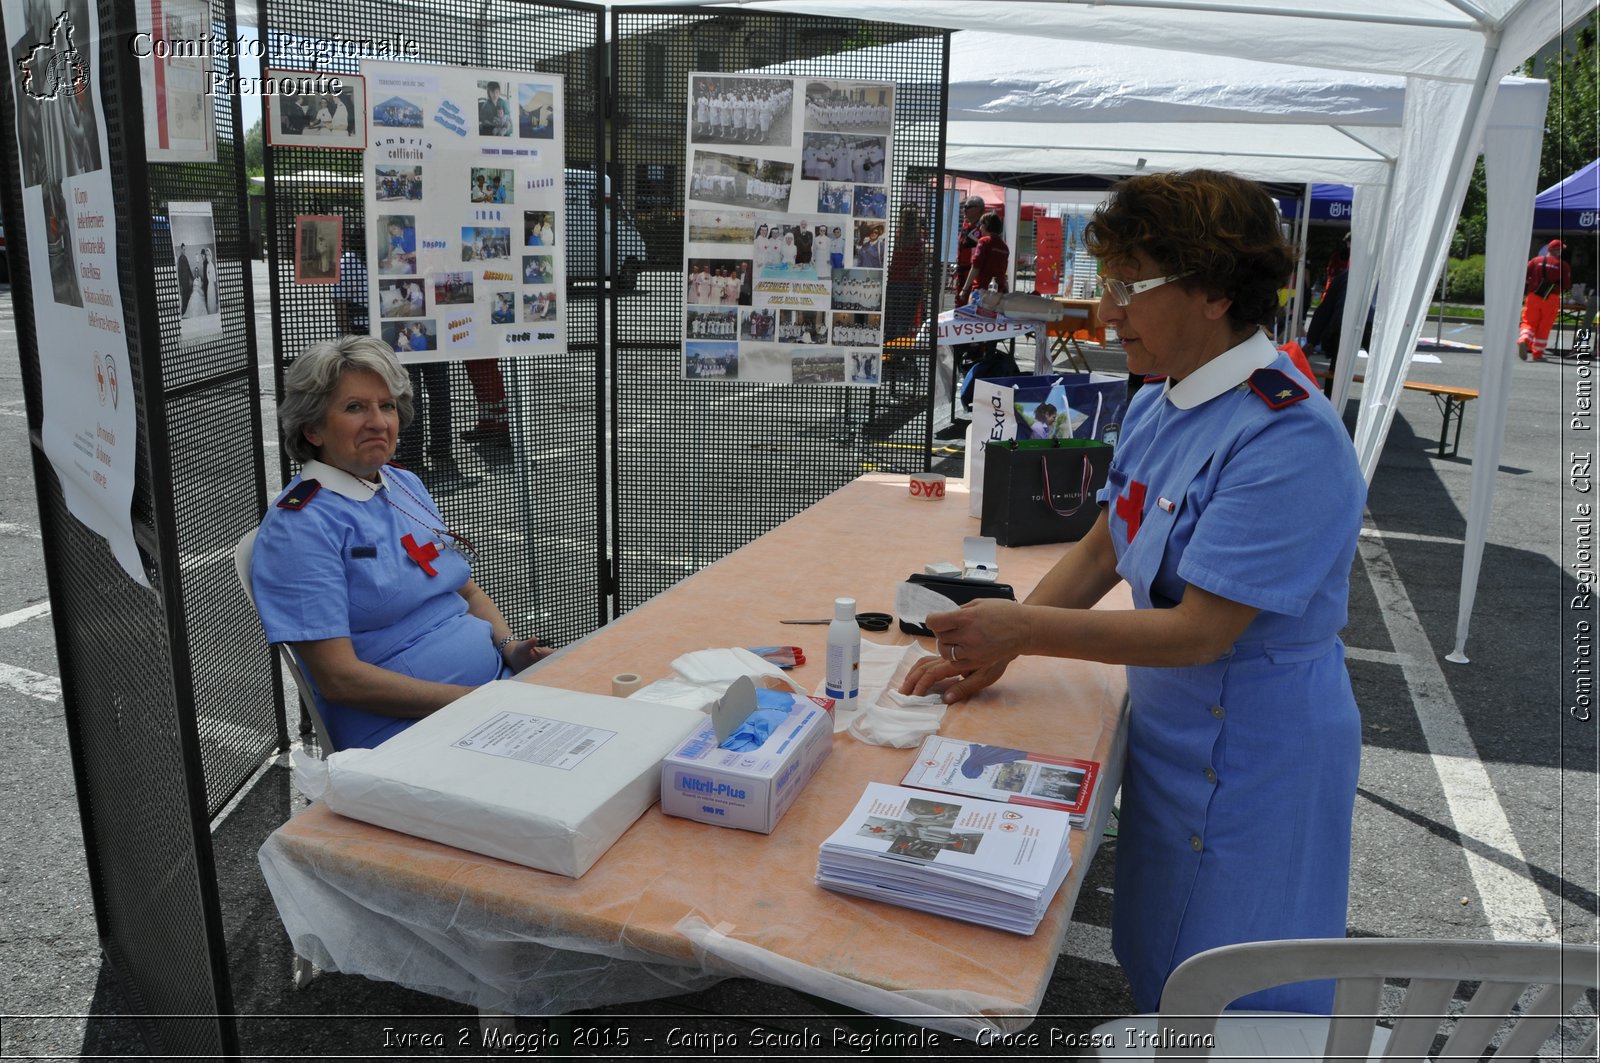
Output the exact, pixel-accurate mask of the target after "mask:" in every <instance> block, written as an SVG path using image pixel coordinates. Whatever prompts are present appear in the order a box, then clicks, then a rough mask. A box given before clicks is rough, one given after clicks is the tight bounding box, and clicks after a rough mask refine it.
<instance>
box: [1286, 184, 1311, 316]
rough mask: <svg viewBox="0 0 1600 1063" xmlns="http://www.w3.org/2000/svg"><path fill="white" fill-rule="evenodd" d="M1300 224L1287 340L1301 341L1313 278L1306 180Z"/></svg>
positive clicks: (1309, 192)
mask: <svg viewBox="0 0 1600 1063" xmlns="http://www.w3.org/2000/svg"><path fill="white" fill-rule="evenodd" d="M1296 220H1297V221H1298V222H1299V224H1298V225H1296V226H1295V230H1296V233H1295V241H1294V242H1295V246H1296V247H1298V248H1299V250H1300V262H1299V264H1298V265H1297V266H1296V267H1295V275H1294V278H1295V279H1294V293H1293V294H1292V295H1291V296H1290V297H1289V335H1288V336H1286V337H1284V339H1285V341H1288V340H1294V341H1295V342H1296V343H1298V342H1299V341H1300V323H1301V322H1302V321H1304V320H1305V317H1306V307H1305V304H1306V298H1307V293H1308V291H1309V289H1310V287H1311V278H1310V276H1308V275H1307V273H1306V266H1307V260H1306V238H1307V237H1309V236H1310V235H1311V183H1310V182H1309V181H1308V182H1306V190H1305V191H1304V192H1302V193H1301V195H1300V217H1299V218H1298V219H1296Z"/></svg>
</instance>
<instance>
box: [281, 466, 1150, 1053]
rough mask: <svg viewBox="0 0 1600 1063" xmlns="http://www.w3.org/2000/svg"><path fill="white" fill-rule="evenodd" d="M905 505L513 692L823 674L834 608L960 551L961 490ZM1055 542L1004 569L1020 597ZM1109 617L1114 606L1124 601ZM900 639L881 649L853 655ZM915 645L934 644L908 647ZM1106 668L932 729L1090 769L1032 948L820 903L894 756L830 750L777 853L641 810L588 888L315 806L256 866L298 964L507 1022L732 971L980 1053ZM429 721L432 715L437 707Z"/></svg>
mask: <svg viewBox="0 0 1600 1063" xmlns="http://www.w3.org/2000/svg"><path fill="white" fill-rule="evenodd" d="M952 487H953V489H952V490H951V492H950V494H951V496H952V497H949V498H946V499H945V500H944V501H940V502H926V501H921V500H916V499H912V498H911V497H910V496H909V494H908V491H907V482H906V478H905V477H903V476H884V475H872V476H867V477H863V478H862V479H860V480H857V481H855V482H854V483H851V484H849V485H847V486H846V487H845V488H843V489H841V490H840V491H838V492H835V493H834V494H833V495H830V496H829V497H828V498H826V499H824V500H822V501H821V502H819V503H818V504H817V505H815V506H813V507H811V508H810V509H808V510H806V511H805V512H803V513H801V514H800V515H798V516H796V517H795V518H794V519H792V520H790V521H788V522H787V523H785V524H783V525H782V526H780V527H778V528H776V529H774V530H773V531H771V532H769V533H768V534H766V535H764V536H762V537H761V538H760V539H758V540H756V541H755V542H753V543H751V544H749V545H748V546H746V547H744V548H743V549H741V550H738V551H736V552H735V553H733V554H730V555H729V556H728V557H725V558H723V559H722V560H721V561H719V562H717V563H716V564H714V565H712V566H710V567H708V568H706V569H705V570H703V571H701V572H700V573H698V574H696V575H694V576H692V577H691V578H689V579H687V580H685V581H684V582H682V583H680V584H678V585H677V586H676V587H673V588H672V589H670V590H668V591H666V592H665V593H663V594H661V595H659V596H658V597H657V598H655V599H653V600H652V601H650V602H649V603H647V604H646V605H644V606H642V607H640V608H639V609H636V610H634V611H633V612H632V613H629V614H628V615H626V616H624V617H621V618H620V619H618V620H616V621H614V622H613V623H611V624H609V625H607V626H606V627H604V628H602V629H600V630H599V631H597V632H595V633H594V634H592V635H590V636H589V637H587V638H585V639H583V640H582V641H580V642H578V643H576V644H574V645H573V646H571V647H568V648H567V649H565V650H563V651H562V652H560V653H559V654H557V655H555V656H553V657H552V658H550V659H549V660H547V661H545V662H544V663H542V664H540V665H539V666H537V667H536V668H534V669H532V670H531V671H530V672H529V673H527V674H526V678H528V679H529V680H530V681H536V682H538V683H541V684H544V685H549V686H559V687H565V688H568V689H573V690H585V691H590V692H595V693H605V692H608V691H609V689H610V681H611V677H612V676H613V675H615V674H616V673H619V672H637V673H639V674H641V675H643V676H644V677H645V678H646V679H647V680H649V679H654V678H658V677H662V676H665V675H667V674H668V673H669V671H670V667H669V666H670V663H671V661H672V660H673V658H675V657H676V656H678V655H679V654H681V653H684V652H686V651H689V650H695V649H703V648H709V647H717V646H757V645H768V644H790V643H794V644H800V645H802V646H803V647H804V648H805V651H806V655H807V658H808V662H807V664H806V665H804V666H802V667H800V668H798V669H796V670H795V671H794V672H793V673H792V674H793V675H795V676H796V677H797V679H798V680H799V681H800V682H801V683H802V684H803V685H805V686H806V687H807V688H808V689H815V687H816V686H817V684H818V682H819V680H820V679H821V676H822V670H823V657H824V641H823V640H824V634H823V632H824V629H823V628H804V627H786V626H783V625H780V624H779V623H778V621H779V620H781V619H783V618H786V617H799V616H808V617H809V616H827V615H829V614H830V613H831V605H832V601H833V598H834V597H835V596H839V595H848V596H853V597H855V598H856V599H857V604H858V608H860V609H862V610H881V611H888V612H892V611H893V607H894V591H895V586H896V584H898V583H899V582H900V581H901V580H903V579H904V578H905V577H906V576H907V575H909V574H910V573H912V572H915V571H919V570H920V569H921V568H922V566H923V565H924V564H926V563H928V562H932V561H940V560H950V561H956V562H959V560H960V557H961V546H962V538H963V536H966V535H972V534H977V521H976V520H973V519H971V518H969V517H968V516H967V515H966V510H967V500H966V498H965V492H964V489H963V488H962V485H960V484H959V483H958V482H953V484H952ZM1070 548H1071V547H1065V546H1044V547H1029V548H1023V549H1002V550H1001V551H1000V576H1001V579H1002V580H1004V581H1006V582H1009V583H1011V584H1012V585H1013V586H1015V587H1016V589H1017V593H1018V596H1019V597H1022V596H1024V595H1025V594H1026V592H1027V591H1028V590H1029V589H1031V588H1032V586H1033V585H1034V584H1035V583H1036V582H1037V581H1038V579H1039V578H1040V577H1041V576H1042V575H1043V574H1044V573H1045V572H1046V571H1047V570H1048V569H1049V567H1050V566H1051V564H1053V563H1054V561H1055V559H1056V558H1057V557H1059V556H1060V553H1061V551H1062V550H1063V549H1070ZM1119 593H1122V597H1121V599H1120V602H1117V601H1112V602H1109V603H1108V604H1113V605H1115V604H1121V605H1124V606H1125V605H1126V604H1127V598H1126V595H1125V593H1123V592H1119ZM866 637H868V638H870V639H874V640H876V641H880V642H899V643H904V642H908V641H911V640H910V638H909V636H906V635H904V634H901V633H900V632H899V631H898V630H891V631H889V632H886V633H883V634H881V635H878V634H871V635H868V636H866ZM925 644H926V645H929V646H930V647H931V643H925ZM1125 694H1126V684H1125V680H1124V674H1123V670H1122V669H1121V668H1119V667H1111V666H1106V665H1097V664H1090V663H1085V662H1081V661H1063V660H1052V659H1039V658H1029V659H1022V660H1019V661H1017V662H1016V663H1014V664H1013V665H1012V667H1011V669H1010V670H1009V671H1008V672H1007V674H1006V676H1005V678H1004V679H1003V680H1002V681H1001V682H1000V683H999V684H997V685H996V686H994V687H991V688H989V689H988V690H985V691H983V692H982V693H981V694H979V695H978V696H977V697H975V698H973V699H972V700H971V701H969V702H967V703H965V704H962V705H957V706H952V707H951V709H950V711H949V713H948V714H947V715H946V717H945V720H944V723H943V725H942V727H941V728H940V732H941V733H942V734H945V735H949V736H953V737H956V738H970V739H974V740H981V741H985V742H990V743H995V744H1001V745H1013V746H1017V747H1021V748H1025V749H1031V750H1036V751H1040V752H1046V753H1056V754H1063V755H1069V756H1079V757H1088V758H1092V759H1095V760H1099V761H1100V762H1101V763H1102V764H1103V765H1104V766H1105V771H1104V774H1103V775H1102V777H1101V783H1100V787H1101V789H1100V797H1099V800H1098V801H1097V805H1096V810H1095V815H1094V818H1093V820H1092V822H1091V823H1090V827H1089V829H1088V830H1084V831H1074V832H1073V836H1072V857H1073V869H1072V872H1071V874H1070V876H1069V878H1068V880H1067V883H1066V885H1065V886H1064V887H1063V888H1062V890H1061V892H1060V893H1059V894H1058V896H1057V897H1056V899H1055V901H1054V903H1053V904H1052V905H1051V906H1050V909H1049V911H1048V913H1047V915H1046V917H1045V920H1044V922H1043V923H1042V924H1041V925H1040V927H1039V929H1038V931H1037V932H1035V933H1034V934H1033V935H1032V936H1028V937H1023V936H1020V935H1016V934H1010V933H1006V932H1004V931H999V930H989V929H985V928H983V927H978V926H973V925H970V924H967V923H962V922H958V921H954V920H950V919H943V918H939V917H937V916H932V915H924V914H922V913H918V912H913V911H911V910H909V909H904V908H898V907H895V906H892V905H887V904H882V903H878V902H874V901H868V900H860V899H855V898H851V897H846V896H843V895H840V894H836V893H832V892H829V891H827V890H824V889H821V888H819V887H818V886H816V885H815V883H814V881H813V876H814V873H815V870H816V859H817V848H818V846H819V845H820V844H821V842H822V840H823V839H824V838H826V837H827V836H828V835H829V834H830V833H832V832H833V830H834V829H835V828H836V827H837V826H838V825H839V824H840V823H841V822H843V820H844V819H845V817H846V815H847V814H848V813H849V812H850V810H851V808H852V807H853V806H854V804H855V802H856V800H857V799H858V798H859V797H860V795H861V791H862V789H863V787H864V786H865V784H866V783H867V782H868V781H873V780H876V781H881V782H890V783H897V782H898V781H899V780H900V778H901V777H902V776H903V775H904V773H905V771H906V769H907V768H908V767H909V766H910V763H911V759H912V757H913V755H914V751H913V750H909V749H888V748H882V747H878V746H869V745H865V744H863V743H861V742H859V741H857V740H856V739H854V738H852V737H850V736H849V735H847V734H840V735H836V736H835V737H834V748H833V752H832V754H831V755H830V757H829V759H828V760H827V761H826V762H824V764H823V765H822V767H821V769H820V770H819V771H818V774H817V775H816V777H815V778H814V779H813V780H812V781H811V783H810V785H809V786H808V787H807V789H806V790H805V791H804V792H803V793H802V794H801V796H800V798H799V800H798V801H797V802H796V803H795V805H794V807H792V808H791V809H790V810H789V812H788V814H787V815H786V816H785V817H784V818H783V820H782V821H781V822H780V823H779V824H778V827H777V829H776V830H775V831H774V832H773V834H772V835H770V836H764V835H760V834H754V833H750V832H747V831H740V830H732V829H728V828H723V827H715V826H708V825H705V824H700V823H694V822H691V821H688V820H682V819H675V818H673V817H669V816H665V815H663V814H662V813H661V812H660V810H659V807H653V808H651V809H650V811H648V812H647V813H646V814H645V815H644V816H643V818H641V819H640V820H639V821H638V822H637V823H636V824H634V826H633V827H632V828H631V829H630V830H629V831H628V832H627V833H626V834H624V835H623V837H622V838H621V840H619V841H618V842H617V843H616V845H614V846H613V847H612V848H611V849H610V851H609V852H607V854H606V855H605V856H604V857H602V858H601V860H600V861H599V863H597V864H596V865H595V866H594V867H593V868H592V869H591V870H590V871H589V872H588V873H587V874H586V875H584V876H583V877H582V878H581V879H569V878H564V877H562V876H559V875H552V874H547V873H544V872H540V871H534V870H531V869H528V868H524V867H520V866H517V865H515V864H509V863H505V862H502V861H499V860H495V859H492V858H489V857H482V856H477V855H474V854H472V853H467V852H464V851H461V850H457V849H452V848H450V847H448V846H444V845H438V844H435V843H432V842H428V841H423V840H421V839H417V838H413V837H410V836H408V835H404V834H398V833H395V832H393V831H388V830H384V829H382V828H380V827H374V826H370V825H368V824H364V823H359V822H356V821H354V820H348V819H344V818H342V817H340V816H337V815H334V814H332V813H330V812H328V811H327V810H326V809H324V808H322V807H321V806H313V807H312V808H311V809H309V810H307V811H306V812H304V813H303V814H301V815H300V816H298V817H296V818H295V819H293V820H291V821H290V822H289V823H288V824H286V825H284V826H283V827H281V828H280V829H279V830H277V831H276V832H275V833H274V834H273V835H272V836H271V837H270V838H269V839H268V841H267V843H266V844H265V845H264V846H263V848H262V850H261V861H262V866H263V869H264V871H265V872H266V874H267V878H268V882H269V884H270V885H271V886H272V889H273V895H274V898H275V900H276V901H277V903H278V907H279V910H280V913H281V914H282V915H283V919H284V923H285V926H286V928H287V929H288V931H289V934H290V937H291V939H292V940H293V941H294V944H295V948H296V950H297V951H298V952H299V953H300V954H301V955H302V956H305V957H306V958H308V959H310V960H312V961H313V962H315V963H317V964H318V966H321V967H324V968H332V969H338V970H343V971H347V972H351V973H360V974H365V975H368V976H369V977H374V978H382V979H387V980H390V981H394V982H398V983H401V984H403V985H407V986H411V987H413V988H417V989H422V990H424V991H428V992H433V993H436V994H439V995H442V996H446V997H449V998H452V999H455V1000H460V1001H462V1002H463V1003H467V1004H472V1005H475V1006H477V1007H479V1008H484V1009H490V1010H495V1011H502V1012H513V1013H520V1014H538V1013H550V1012H558V1011H568V1010H575V1009H578V1008H582V1007H594V1006H600V1005H603V1004H613V1003H623V1002H627V1001H633V1000H644V999H653V998H657V997H661V996H666V995H670V994H672V993H675V992H681V991H685V990H690V989H697V988H700V987H702V986H704V985H706V984H710V982H712V981H715V980H716V979H717V978H718V977H725V976H728V975H737V974H742V975H747V976H750V977H755V978H760V979H764V980H766V981H769V982H774V983H778V984H783V985H788V986H790V987H792V988H796V989H799V990H802V991H804V992H809V993H812V994H815V995H817V996H821V997H824V998H827V999H831V1000H835V1001H838V1002H840V1003H843V1004H845V1005H848V1006H850V1007H853V1008H856V1009H858V1010H861V1011H865V1012H869V1013H872V1014H878V1015H893V1016H898V1017H901V1018H904V1019H906V1020H907V1021H911V1022H915V1023H918V1024H920V1025H924V1026H927V1027H930V1028H934V1029H941V1030H945V1031H948V1032H953V1033H957V1034H960V1035H963V1036H969V1037H970V1036H973V1035H974V1034H975V1033H976V1032H977V1031H978V1030H979V1029H983V1028H987V1029H991V1030H1004V1031H1011V1030H1016V1029H1020V1028H1021V1027H1023V1026H1025V1025H1027V1023H1028V1022H1030V1021H1031V1020H1032V1018H1033V1015H1034V1014H1035V1012H1036V1011H1037V1008H1038V1005H1039V1002H1040V1000H1041V999H1042V997H1043V994H1044V989H1045V986H1046V983H1047V982H1048V981H1049V978H1050V974H1051V971H1052V969H1053V967H1054V964H1055V958H1056V954H1057V952H1058V951H1059V949H1060V947H1061V944H1062V941H1063V940H1064V938H1065V935H1066V932H1067V926H1068V922H1069V916H1070V914H1071V910H1072V906H1073V904H1074V902H1075V900H1076V897H1077V893H1078V889H1079V887H1080V886H1081V885H1082V882H1083V875H1084V871H1085V869H1086V868H1087V867H1088V864H1089V860H1090V858H1091V857H1092V855H1093V853H1094V849H1095V847H1096V845H1097V844H1098V842H1099V839H1100V833H1101V827H1102V825H1103V824H1104V822H1105V817H1106V814H1107V813H1108V811H1109V809H1110V805H1111V799H1112V796H1113V794H1114V793H1115V790H1116V786H1117V780H1118V778H1119V776H1120V772H1121V758H1122V743H1123V740H1124V739H1123V732H1122V729H1121V721H1122V718H1123V705H1124V701H1125ZM441 711H445V712H448V711H449V709H448V707H447V708H446V709H443V710H441Z"/></svg>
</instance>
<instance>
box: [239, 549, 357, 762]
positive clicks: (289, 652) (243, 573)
mask: <svg viewBox="0 0 1600 1063" xmlns="http://www.w3.org/2000/svg"><path fill="white" fill-rule="evenodd" d="M259 530H260V529H259V528H251V529H250V530H249V531H247V532H245V533H244V538H242V539H240V540H239V545H238V546H236V547H234V548H233V568H234V571H235V572H237V573H238V574H239V586H241V587H243V588H244V596H245V597H246V598H248V599H249V600H250V608H252V609H254V608H255V605H256V596H255V592H254V591H252V590H251V589H250V555H251V554H252V553H254V551H255V546H256V532H257V531H259ZM277 650H278V653H279V655H280V656H282V658H283V660H284V663H285V664H287V665H288V666H289V674H290V675H292V676H294V685H295V688H296V689H298V690H299V691H300V703H301V704H302V705H304V706H305V708H306V714H307V715H308V716H310V717H311V728H312V730H313V731H315V732H316V735H317V746H318V748H320V749H321V750H322V755H323V756H327V755H328V754H329V753H333V752H336V751H337V748H338V747H336V746H335V745H334V744H333V742H332V740H330V739H329V738H328V728H327V726H326V725H324V724H323V722H322V713H321V711H319V710H318V708H317V699H316V698H315V697H313V696H312V694H311V683H310V681H309V680H308V679H307V678H306V669H305V664H304V663H303V662H301V660H300V656H299V654H297V653H295V652H294V650H293V649H291V648H290V647H289V646H287V645H285V644H284V643H279V644H278V646H277Z"/></svg>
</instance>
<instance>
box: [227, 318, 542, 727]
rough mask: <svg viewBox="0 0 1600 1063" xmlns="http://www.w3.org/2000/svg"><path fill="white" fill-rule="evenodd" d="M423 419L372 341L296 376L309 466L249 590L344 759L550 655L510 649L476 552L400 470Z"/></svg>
mask: <svg viewBox="0 0 1600 1063" xmlns="http://www.w3.org/2000/svg"><path fill="white" fill-rule="evenodd" d="M412 412H413V407H412V394H411V380H410V377H409V376H408V375H407V374H406V371H405V369H404V367H402V366H401V365H400V363H399V361H398V360H397V359H396V358H395V355H394V351H393V350H391V349H390V348H389V345H388V344H386V343H384V342H383V341H382V340H379V339H376V338H374V337H371V336H346V337H345V338H343V339H341V340H338V341H331V342H329V341H325V342H320V343H314V344H312V345H311V346H309V347H307V348H306V349H305V350H304V351H303V352H302V353H301V354H300V356H299V357H298V358H296V359H295V361H294V363H293V364H292V365H291V366H290V367H289V370H288V372H287V373H285V374H284V397H283V402H282V404H281V405H280V406H279V408H278V419H279V422H280V424H281V426H282V432H283V442H284V448H285V449H286V450H288V452H289V454H290V456H292V457H293V458H295V459H296V460H298V461H300V462H302V463H303V464H302V466H301V469H300V475H299V476H297V477H295V479H294V480H293V481H291V482H290V484H289V486H288V487H287V488H286V489H285V490H284V492H283V495H282V496H281V497H280V498H279V499H278V502H277V504H276V505H275V506H273V507H272V508H271V509H269V510H268V511H267V515H266V518H265V519H263V520H262V522H261V530H260V531H259V532H258V533H257V536H256V542H255V551H254V554H253V556H252V557H251V564H250V584H251V588H252V590H253V591H254V593H255V600H256V610H257V612H258V613H260V615H261V625H262V627H263V628H264V629H265V630H266V634H267V641H268V642H272V643H280V642H286V643H289V644H290V645H292V646H293V647H294V649H295V651H296V652H297V653H298V654H299V656H300V659H301V660H302V661H303V662H305V665H306V669H307V670H308V671H309V672H310V678H311V685H312V687H313V693H314V694H315V696H316V698H317V704H318V707H319V708H320V710H321V712H322V717H323V722H324V724H325V725H326V726H327V728H328V733H329V740H330V741H331V742H332V743H333V745H334V746H335V747H336V748H337V749H348V748H352V747H371V746H375V745H377V744H378V743H379V742H382V741H383V740H384V739H386V738H389V737H390V736H392V735H394V734H396V733H398V732H400V731H402V730H404V729H405V728H407V727H409V726H410V725H411V724H412V723H413V722H414V721H416V720H418V719H420V718H421V717H423V716H426V715H428V714H429V713H431V712H433V711H434V710H435V709H438V708H439V707H440V706H443V705H446V704H448V703H450V702H452V701H454V700H455V699H456V698H459V697H460V696H461V695H463V694H465V693H467V692H468V691H469V690H471V689H472V688H473V687H476V686H478V685H480V684H482V683H487V682H489V681H490V680H492V679H499V678H502V677H506V676H510V675H512V674H513V673H515V672H518V671H521V670H522V669H523V668H526V667H527V666H528V665H530V664H532V663H534V662H535V661H537V660H538V659H539V658H540V657H542V656H544V655H545V653H547V652H549V651H547V650H543V649H540V648H539V647H538V640H536V639H519V638H517V637H516V636H515V635H513V634H512V631H511V626H510V625H509V624H507V623H506V619H505V617H504V616H502V615H501V613H500V610H499V608H498V607H496V606H495V604H494V602H493V601H492V600H490V598H489V596H488V595H487V594H485V593H484V592H483V590H482V588H480V587H479V586H478V585H477V584H476V583H474V582H473V580H472V572H471V547H470V544H469V543H468V542H467V541H466V539H464V538H463V537H461V536H460V535H457V534H455V533H454V532H452V531H451V530H450V529H449V526H448V525H447V523H446V522H445V519H444V518H443V517H442V516H441V515H440V513H439V507H438V506H436V505H434V502H433V499H432V498H431V497H430V496H429V494H428V490H427V488H425V487H424V486H423V485H422V481H421V480H420V479H418V478H417V477H416V476H415V475H414V474H412V473H410V472H407V471H406V470H405V469H401V468H398V467H397V466H393V465H389V464H388V462H389V459H390V457H391V456H393V454H394V449H395V443H396V440H397V439H398V437H399V434H400V430H401V429H402V428H404V427H405V426H406V425H407V424H409V423H410V421H411V417H412Z"/></svg>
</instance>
